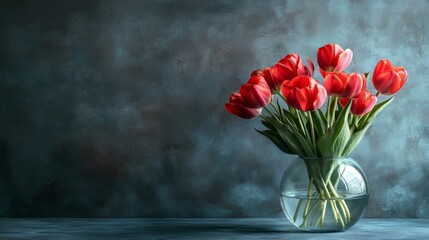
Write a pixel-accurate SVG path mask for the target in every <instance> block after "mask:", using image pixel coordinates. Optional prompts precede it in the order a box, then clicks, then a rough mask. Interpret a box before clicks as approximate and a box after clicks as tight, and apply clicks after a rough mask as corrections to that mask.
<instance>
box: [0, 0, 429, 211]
mask: <svg viewBox="0 0 429 240" xmlns="http://www.w3.org/2000/svg"><path fill="white" fill-rule="evenodd" d="M428 10H429V1H427V0H426V1H423V0H421V1H418V0H416V1H340V0H337V1H334V0H332V1H250V0H249V1H191V0H188V1H167V0H159V1H113V0H107V1H83V0H77V1H1V7H0V19H1V22H0V31H1V38H0V46H1V47H0V51H1V62H0V76H1V80H0V92H1V94H0V133H1V134H0V216H4V217H280V216H283V213H282V211H281V207H280V203H279V199H278V187H279V182H280V178H281V176H282V174H283V171H284V169H285V168H286V166H287V165H288V163H290V161H291V160H292V159H294V158H295V157H294V156H291V155H286V154H283V153H282V152H281V151H280V150H278V149H276V147H275V146H274V145H273V144H272V143H270V142H269V141H268V140H267V139H265V138H264V137H262V136H260V135H258V134H257V133H256V132H255V131H254V129H253V128H255V127H256V128H257V127H261V124H260V123H259V121H258V120H251V121H246V120H242V119H239V118H236V117H234V116H232V115H229V114H228V113H227V112H226V111H225V110H224V108H223V104H224V102H225V101H227V99H228V97H229V95H230V93H231V92H232V91H235V90H237V88H238V86H239V85H240V84H241V83H243V82H245V81H246V80H247V78H248V76H249V73H250V72H251V71H252V70H254V69H258V68H263V67H265V66H269V65H272V64H274V63H275V62H276V61H278V60H279V59H280V58H282V57H283V56H284V55H286V54H287V53H290V52H296V53H298V54H300V55H301V56H303V57H305V56H309V57H310V58H311V59H313V60H316V51H317V48H318V47H320V46H322V45H324V44H326V43H328V42H334V43H339V44H340V45H341V46H343V47H344V48H351V49H352V50H353V52H354V60H353V63H352V64H351V65H350V67H349V68H348V70H350V71H362V72H363V71H372V69H373V67H374V66H375V64H376V62H377V61H378V60H379V59H381V58H389V59H391V60H392V61H393V63H395V64H396V65H401V66H404V67H406V69H407V70H408V75H409V79H408V81H407V83H406V85H405V86H404V88H403V90H402V91H401V92H399V93H398V94H397V96H396V99H395V101H394V103H393V104H392V105H390V106H389V107H387V108H386V109H385V111H384V112H382V113H381V114H380V115H379V117H378V118H377V119H376V121H375V123H374V124H373V127H371V128H370V130H369V132H368V133H367V135H366V136H365V138H364V140H363V141H362V142H361V144H360V146H358V148H357V149H356V150H355V151H354V153H353V154H352V157H354V158H355V159H356V160H357V161H358V162H359V163H360V164H361V165H362V167H363V169H364V170H365V172H366V173H367V175H368V179H369V182H370V191H371V197H370V202H369V208H368V210H367V212H366V215H365V216H367V217H418V218H426V217H428V216H429V187H428V183H427V179H429V125H428V116H429V98H428V90H429V79H428V76H429V69H428V66H429V58H428V53H429V44H428V42H429V24H428V22H429V15H428V14H427V12H428ZM316 78H317V79H319V80H320V75H319V74H317V75H316Z"/></svg>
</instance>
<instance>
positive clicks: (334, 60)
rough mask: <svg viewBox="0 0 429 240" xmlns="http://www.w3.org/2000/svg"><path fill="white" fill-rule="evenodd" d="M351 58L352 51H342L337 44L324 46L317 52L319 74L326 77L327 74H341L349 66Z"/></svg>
mask: <svg viewBox="0 0 429 240" xmlns="http://www.w3.org/2000/svg"><path fill="white" fill-rule="evenodd" d="M352 58H353V52H352V50H350V49H346V50H343V49H342V48H341V47H340V45H338V44H333V43H330V44H326V45H325V46H323V47H321V48H319V50H318V51H317V63H318V64H319V71H320V74H322V76H323V77H326V75H327V73H329V72H342V71H344V69H346V68H347V67H348V66H349V64H350V62H351V61H352Z"/></svg>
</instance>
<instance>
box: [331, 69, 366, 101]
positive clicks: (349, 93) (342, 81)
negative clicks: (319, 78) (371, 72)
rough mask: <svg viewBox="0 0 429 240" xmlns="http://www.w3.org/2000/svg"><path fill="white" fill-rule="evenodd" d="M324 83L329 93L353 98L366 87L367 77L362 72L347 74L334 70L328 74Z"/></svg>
mask: <svg viewBox="0 0 429 240" xmlns="http://www.w3.org/2000/svg"><path fill="white" fill-rule="evenodd" d="M323 85H324V86H325V88H326V91H327V92H328V95H331V96H342V97H344V98H352V97H356V96H357V95H359V93H360V92H361V91H363V90H364V89H365V88H366V77H365V75H364V74H362V73H350V74H348V75H346V74H345V73H341V72H332V73H328V74H327V75H326V77H325V81H324V82H323Z"/></svg>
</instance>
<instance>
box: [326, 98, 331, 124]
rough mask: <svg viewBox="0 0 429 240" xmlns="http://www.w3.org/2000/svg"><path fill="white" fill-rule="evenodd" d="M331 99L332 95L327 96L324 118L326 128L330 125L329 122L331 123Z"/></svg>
mask: <svg viewBox="0 0 429 240" xmlns="http://www.w3.org/2000/svg"><path fill="white" fill-rule="evenodd" d="M331 99H332V97H331V96H329V97H328V106H327V107H326V113H325V116H326V119H327V123H328V128H329V127H330V126H329V124H331Z"/></svg>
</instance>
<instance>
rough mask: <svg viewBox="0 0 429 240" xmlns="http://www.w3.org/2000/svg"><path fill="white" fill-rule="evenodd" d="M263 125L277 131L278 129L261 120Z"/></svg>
mask: <svg viewBox="0 0 429 240" xmlns="http://www.w3.org/2000/svg"><path fill="white" fill-rule="evenodd" d="M261 123H262V125H264V126H265V127H266V128H268V129H270V130H273V131H276V128H275V127H274V125H273V124H271V123H270V122H268V121H266V120H261Z"/></svg>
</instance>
